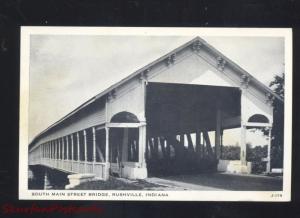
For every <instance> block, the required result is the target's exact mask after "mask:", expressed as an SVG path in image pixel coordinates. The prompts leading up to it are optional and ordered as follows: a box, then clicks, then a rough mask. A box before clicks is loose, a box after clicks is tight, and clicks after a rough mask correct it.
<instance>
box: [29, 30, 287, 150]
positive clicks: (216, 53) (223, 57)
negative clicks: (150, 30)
mask: <svg viewBox="0 0 300 218" xmlns="http://www.w3.org/2000/svg"><path fill="white" fill-rule="evenodd" d="M197 42H199V43H201V46H204V47H205V48H206V49H207V50H209V51H210V52H211V53H213V54H215V55H216V56H217V57H221V58H222V59H223V60H225V61H226V65H228V66H231V67H232V68H234V69H235V70H236V71H237V72H239V73H240V74H243V75H245V76H247V77H248V78H249V79H250V81H251V83H252V84H255V86H256V87H258V88H260V89H262V90H263V91H264V92H265V93H268V94H270V95H271V96H273V97H274V98H276V99H278V100H279V101H281V102H283V99H282V97H281V96H279V95H277V94H276V93H274V92H273V91H272V90H271V89H270V88H269V87H267V86H266V85H264V84H263V83H261V82H260V81H259V80H257V79H256V78H255V77H253V76H252V75H251V74H250V73H248V72H247V71H246V70H244V69H243V68H241V67H240V66H238V65H237V64H236V63H234V62H233V61H231V60H230V59H229V58H227V57H226V56H225V55H223V54H222V53H221V52H219V51H218V50H217V49H215V48H214V47H213V46H211V45H210V44H208V43H207V42H206V41H205V40H203V39H202V38H200V37H199V36H197V37H195V38H194V39H192V40H190V41H189V42H187V43H185V44H183V45H181V46H179V47H178V48H176V49H174V50H172V51H170V52H169V53H167V54H165V55H163V56H162V57H160V58H158V59H156V60H154V61H153V62H151V63H149V64H147V65H146V66H144V67H142V68H140V69H138V70H136V71H135V72H133V73H132V74H130V75H129V76H127V77H125V78H124V79H122V80H120V81H119V82H117V83H115V84H113V85H112V86H110V87H108V88H107V89H105V90H104V91H102V92H100V93H99V94H97V95H96V96H94V97H92V98H91V99H89V100H88V101H86V102H84V103H83V104H81V105H80V106H79V107H77V108H75V109H74V110H73V111H71V112H70V113H68V114H67V115H65V116H64V117H62V118H61V119H60V120H58V121H57V122H55V123H53V124H52V125H51V126H49V127H48V128H47V129H45V130H44V131H42V132H41V133H39V134H38V135H37V136H36V137H35V138H34V139H33V140H32V141H31V142H30V145H29V146H30V147H31V146H32V145H33V144H34V142H35V141H37V140H38V139H39V138H41V137H42V136H43V135H44V134H45V133H46V132H47V131H49V130H50V129H52V128H54V127H56V126H58V125H59V124H61V123H62V122H63V121H65V120H66V119H68V118H69V117H71V116H73V115H74V114H76V113H77V112H78V111H80V110H82V109H83V108H85V107H87V106H88V105H90V104H91V103H93V102H95V101H96V100H97V99H100V98H103V97H104V96H106V95H107V94H109V93H110V92H111V91H113V90H114V89H115V88H117V87H118V86H120V85H122V84H123V83H125V82H127V81H129V80H131V79H132V78H135V77H136V76H139V75H141V74H142V73H144V72H145V71H146V70H147V69H150V68H151V67H153V66H154V65H156V64H159V63H160V62H162V61H165V60H166V59H167V58H169V57H170V56H171V55H172V54H176V53H177V52H179V51H182V50H184V49H187V48H188V47H190V46H192V45H193V44H194V43H197Z"/></svg>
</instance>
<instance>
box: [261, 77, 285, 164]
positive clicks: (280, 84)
mask: <svg viewBox="0 0 300 218" xmlns="http://www.w3.org/2000/svg"><path fill="white" fill-rule="evenodd" d="M269 87H270V88H271V89H272V90H273V91H274V93H276V94H277V95H279V96H280V97H281V98H282V99H284V73H282V74H281V75H276V76H275V77H274V80H273V81H271V82H270V84H269ZM272 104H273V107H274V111H273V128H272V133H271V136H272V140H271V167H273V168H282V166H283V129H284V104H283V102H282V101H280V100H279V99H277V98H275V99H274V101H273V103H272ZM264 133H265V134H268V132H267V131H264Z"/></svg>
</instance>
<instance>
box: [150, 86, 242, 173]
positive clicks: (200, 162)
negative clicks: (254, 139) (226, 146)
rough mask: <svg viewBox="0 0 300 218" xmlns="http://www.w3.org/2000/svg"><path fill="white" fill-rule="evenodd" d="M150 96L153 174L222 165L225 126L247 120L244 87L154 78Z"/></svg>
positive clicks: (201, 169)
mask: <svg viewBox="0 0 300 218" xmlns="http://www.w3.org/2000/svg"><path fill="white" fill-rule="evenodd" d="M146 96H147V97H146V120H147V143H146V160H147V168H148V174H149V175H157V174H163V175H166V174H180V173H193V172H205V171H214V170H216V167H217V163H218V160H219V158H220V155H221V149H222V132H223V130H224V129H230V128H236V127H240V125H241V118H240V117H241V91H240V90H239V88H232V87H220V86H204V85H186V84H170V83H149V84H148V85H147V94H146ZM211 131H214V133H215V137H214V140H211V139H210V138H211V137H210V136H211V134H209V132H211ZM212 141H214V144H212Z"/></svg>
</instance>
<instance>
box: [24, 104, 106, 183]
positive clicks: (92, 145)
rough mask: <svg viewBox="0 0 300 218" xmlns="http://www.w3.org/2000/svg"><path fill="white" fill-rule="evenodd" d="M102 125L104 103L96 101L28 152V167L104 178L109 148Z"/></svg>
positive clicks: (67, 120) (48, 133)
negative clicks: (32, 166) (53, 169)
mask: <svg viewBox="0 0 300 218" xmlns="http://www.w3.org/2000/svg"><path fill="white" fill-rule="evenodd" d="M104 123H105V102H103V100H96V101H95V102H94V103H92V104H91V105H90V106H89V107H86V108H85V109H84V110H82V111H81V112H80V113H78V114H77V116H71V117H69V118H66V120H64V122H63V123H61V124H60V125H58V126H55V127H54V128H53V129H50V130H49V131H47V134H46V135H45V136H43V137H42V138H40V139H39V140H37V141H36V142H35V146H33V147H32V148H31V150H30V155H29V164H31V165H36V164H41V165H45V166H48V167H51V168H55V169H58V170H62V171H65V172H69V173H95V174H96V175H97V176H98V177H103V178H106V177H107V176H106V174H107V172H106V171H107V169H106V168H107V167H108V166H107V162H106V160H108V148H107V146H108V144H107V143H106V138H107V135H106V131H105V128H104V126H103V124H104Z"/></svg>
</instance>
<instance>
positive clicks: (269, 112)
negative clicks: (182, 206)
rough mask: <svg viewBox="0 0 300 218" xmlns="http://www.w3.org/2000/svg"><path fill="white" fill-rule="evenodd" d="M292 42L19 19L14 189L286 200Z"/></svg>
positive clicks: (275, 36) (280, 36)
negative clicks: (33, 24) (28, 23)
mask: <svg viewBox="0 0 300 218" xmlns="http://www.w3.org/2000/svg"><path fill="white" fill-rule="evenodd" d="M291 43H292V31H291V29H279V28H278V29H276V28H274V29H264V28H253V29H246V28H245V29H243V28H239V29H238V28H236V29H235V28H227V29H225V28H113V27H110V28H108V27H107V28H100V27H98V28H97V27H93V28H92V27H76V28H75V27H74V28H72V27H22V29H21V73H20V78H21V85H20V145H19V146H20V153H19V166H20V167H19V199H55V200H60V199H61V200H68V199H72V200H119V199H122V200H160V201H165V200H168V201H169V200H183V201H191V200H194V201H220V200H222V201H289V200H290V192H291V190H290V186H291V151H292V143H291V126H292V124H291V120H292V118H291V111H292V109H291V98H292V91H291V90H292V72H291V66H292V49H291Z"/></svg>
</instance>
